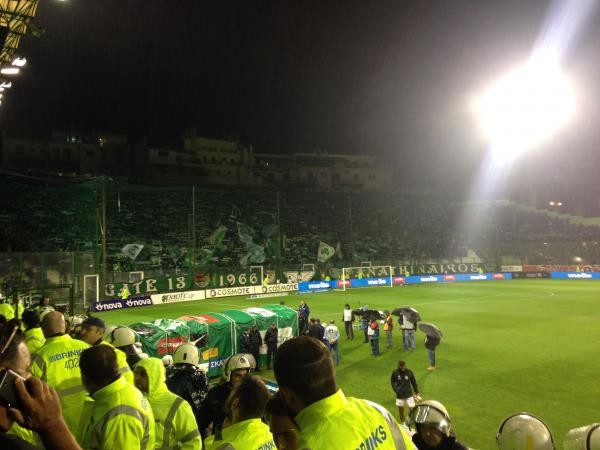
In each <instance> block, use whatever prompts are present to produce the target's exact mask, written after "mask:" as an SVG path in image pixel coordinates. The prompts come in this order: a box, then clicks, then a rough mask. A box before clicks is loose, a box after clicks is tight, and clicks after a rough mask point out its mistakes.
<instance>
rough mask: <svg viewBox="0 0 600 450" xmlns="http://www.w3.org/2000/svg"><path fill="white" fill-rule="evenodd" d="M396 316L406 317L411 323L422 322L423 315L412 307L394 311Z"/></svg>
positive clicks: (403, 307)
mask: <svg viewBox="0 0 600 450" xmlns="http://www.w3.org/2000/svg"><path fill="white" fill-rule="evenodd" d="M392 314H393V315H394V316H398V317H400V316H404V317H406V318H407V319H408V320H409V321H410V322H420V321H421V314H420V313H419V311H417V310H416V309H415V308H411V307H410V306H402V307H400V308H396V309H394V310H393V311H392Z"/></svg>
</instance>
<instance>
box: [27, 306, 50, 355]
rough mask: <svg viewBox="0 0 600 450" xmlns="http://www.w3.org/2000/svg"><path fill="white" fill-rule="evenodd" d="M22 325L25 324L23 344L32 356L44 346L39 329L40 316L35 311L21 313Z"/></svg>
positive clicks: (43, 339)
mask: <svg viewBox="0 0 600 450" xmlns="http://www.w3.org/2000/svg"><path fill="white" fill-rule="evenodd" d="M23 323H24V324H25V344H27V348H28V349H29V353H31V354H32V355H33V354H34V353H35V352H36V351H38V349H39V348H40V347H41V346H42V345H44V342H46V338H45V337H44V332H43V331H42V329H41V328H40V315H39V314H38V313H37V311H33V310H31V309H28V310H27V311H25V312H24V313H23Z"/></svg>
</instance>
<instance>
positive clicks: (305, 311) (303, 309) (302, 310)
mask: <svg viewBox="0 0 600 450" xmlns="http://www.w3.org/2000/svg"><path fill="white" fill-rule="evenodd" d="M309 315H310V308H309V307H308V305H307V304H306V303H305V304H304V305H302V306H300V307H299V308H298V316H299V317H300V318H301V319H304V320H307V319H308V316H309Z"/></svg>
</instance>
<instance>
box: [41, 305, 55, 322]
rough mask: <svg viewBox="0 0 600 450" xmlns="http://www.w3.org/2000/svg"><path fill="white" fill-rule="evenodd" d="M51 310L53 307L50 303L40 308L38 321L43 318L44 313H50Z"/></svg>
mask: <svg viewBox="0 0 600 450" xmlns="http://www.w3.org/2000/svg"><path fill="white" fill-rule="evenodd" d="M52 311H54V308H53V307H52V306H50V305H48V306H44V307H43V308H42V309H40V312H39V314H40V322H41V321H42V319H43V318H44V316H46V314H48V313H51V312H52Z"/></svg>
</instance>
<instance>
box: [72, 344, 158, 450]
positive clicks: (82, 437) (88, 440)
mask: <svg viewBox="0 0 600 450" xmlns="http://www.w3.org/2000/svg"><path fill="white" fill-rule="evenodd" d="M80 367H81V381H82V382H83V385H84V386H85V389H86V390H87V391H88V392H89V393H90V396H91V398H92V399H93V401H87V402H86V405H85V410H84V412H83V414H82V419H81V424H80V429H79V433H78V439H77V440H78V441H79V443H80V444H81V447H82V448H84V449H86V450H99V449H102V450H125V449H127V450H133V449H140V450H152V449H153V448H154V445H155V439H154V436H155V434H154V433H155V431H154V415H153V414H152V409H151V408H150V404H149V403H148V400H146V398H145V397H144V395H143V394H142V393H141V392H140V391H139V390H138V389H136V388H135V387H134V386H132V385H131V384H129V383H128V382H127V381H125V379H124V378H123V377H122V376H121V374H120V373H119V365H118V363H117V355H116V354H115V351H114V349H113V348H112V347H109V346H108V345H96V346H94V347H90V348H88V349H87V350H84V351H83V353H81V359H80Z"/></svg>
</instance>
